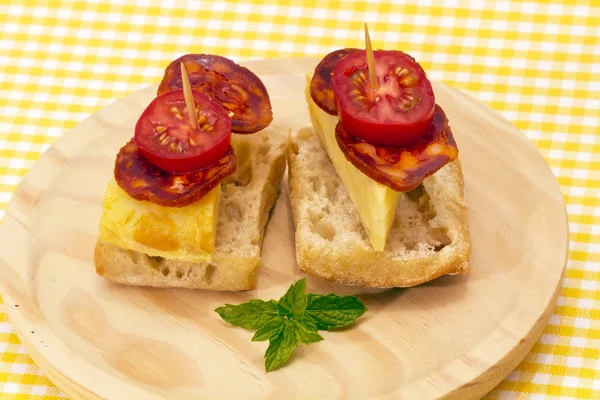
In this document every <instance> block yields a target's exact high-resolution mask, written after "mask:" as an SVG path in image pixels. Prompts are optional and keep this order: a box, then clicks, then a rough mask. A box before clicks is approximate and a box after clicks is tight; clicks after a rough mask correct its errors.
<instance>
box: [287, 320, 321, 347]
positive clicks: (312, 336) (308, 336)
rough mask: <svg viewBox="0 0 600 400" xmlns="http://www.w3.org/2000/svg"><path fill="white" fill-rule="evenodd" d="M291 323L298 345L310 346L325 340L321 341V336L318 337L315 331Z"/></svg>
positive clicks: (299, 324)
mask: <svg viewBox="0 0 600 400" xmlns="http://www.w3.org/2000/svg"><path fill="white" fill-rule="evenodd" d="M293 323H294V325H295V328H296V337H297V338H298V340H299V341H300V343H304V344H311V343H317V342H320V341H321V340H325V339H323V336H321V335H319V333H318V332H317V330H316V329H310V328H308V327H307V326H305V325H304V324H303V323H300V322H298V321H293Z"/></svg>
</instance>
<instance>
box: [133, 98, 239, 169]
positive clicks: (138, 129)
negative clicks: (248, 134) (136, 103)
mask: <svg viewBox="0 0 600 400" xmlns="http://www.w3.org/2000/svg"><path fill="white" fill-rule="evenodd" d="M192 93H193V95H194V103H195V105H196V117H197V118H198V127H199V128H198V129H194V128H193V127H192V125H191V123H190V120H189V117H188V113H187V109H186V106H185V98H184V96H183V90H173V91H170V92H167V93H165V94H162V95H160V96H158V97H156V98H155V99H154V100H152V102H151V103H150V105H148V107H147V108H146V110H144V112H143V113H142V116H141V117H140V119H139V120H138V122H137V124H136V125H135V134H134V140H135V143H136V144H137V146H138V147H139V151H140V153H141V154H142V155H143V156H144V157H146V158H147V159H148V161H150V162H151V163H152V164H154V165H156V166H157V167H159V168H161V169H163V170H165V171H168V172H173V173H182V172H191V171H195V170H198V169H200V168H204V167H207V166H209V165H211V164H214V163H215V162H217V161H218V160H219V158H220V157H221V156H222V155H223V154H225V153H226V152H227V150H228V149H229V145H230V143H231V118H229V116H228V115H227V111H225V109H224V108H223V107H221V106H220V105H219V104H217V103H216V102H214V101H212V100H211V98H210V97H208V96H207V95H206V94H203V93H200V92H198V91H196V90H194V91H192Z"/></svg>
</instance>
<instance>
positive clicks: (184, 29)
mask: <svg viewBox="0 0 600 400" xmlns="http://www.w3.org/2000/svg"><path fill="white" fill-rule="evenodd" d="M9 3H10V0H9ZM175 3H177V4H175ZM571 3H577V5H573V4H571ZM365 21H366V22H368V23H369V28H370V31H371V37H372V39H373V43H374V47H377V48H387V49H403V50H406V51H408V52H409V53H411V54H412V55H413V56H415V57H416V58H417V60H419V61H420V62H421V64H422V65H423V67H424V68H425V69H426V70H427V72H428V74H429V76H430V77H432V78H435V79H439V80H442V81H444V82H446V83H448V84H450V85H451V86H454V87H456V88H459V89H462V90H465V91H467V92H469V93H471V94H472V95H473V96H475V97H477V98H478V99H480V100H482V101H483V102H484V103H486V104H488V105H489V106H490V107H492V108H493V109H495V110H497V111H499V112H500V113H502V114H503V115H504V116H505V117H506V118H507V119H509V120H510V121H512V122H513V123H514V124H515V125H516V126H517V127H518V128H519V129H521V131H523V132H524V133H525V134H526V135H527V137H528V138H529V139H530V140H531V141H532V142H533V143H534V144H535V145H536V146H537V147H538V149H539V150H540V152H541V153H542V154H543V155H544V157H545V158H546V160H547V162H548V163H549V165H550V167H551V168H552V170H553V172H554V174H555V175H556V176H557V178H558V182H559V183H560V186H561V188H562V191H563V194H564V198H565V200H566V202H567V204H568V206H567V207H568V212H569V222H570V231H571V234H570V240H571V243H570V245H571V251H570V254H569V264H568V270H567V273H566V279H565V281H564V285H563V288H562V291H561V293H560V297H559V299H558V305H557V306H556V308H555V309H554V313H553V314H552V317H551V318H550V323H549V325H548V327H547V328H546V329H545V331H544V333H543V335H542V337H541V338H540V340H539V342H538V343H537V344H536V345H535V346H534V348H533V350H532V352H531V353H530V354H529V355H528V356H527V358H526V359H525V361H523V362H522V363H521V365H519V367H518V368H517V369H516V370H515V371H514V372H513V373H511V374H510V375H509V376H508V378H507V379H506V380H505V381H504V382H503V383H502V384H501V385H500V386H499V387H497V388H496V389H495V390H494V391H493V392H492V393H490V394H489V395H488V396H487V398H489V399H513V398H524V397H527V398H532V399H533V398H536V399H542V398H543V399H547V398H561V399H593V398H595V399H600V361H599V360H600V207H599V206H600V133H599V128H598V125H599V119H600V39H599V37H600V29H599V26H600V2H599V1H597V0H590V1H588V2H586V1H578V2H574V1H573V2H568V1H566V0H563V1H543V2H542V1H540V2H535V1H529V2H520V1H475V0H473V1H459V0H446V1H437V0H435V1H434V0H408V1H387V2H384V1H376V0H369V1H348V0H346V1H341V2H340V1H329V0H319V1H314V0H308V1H301V0H290V1H288V2H284V1H276V0H265V1H259V0H241V1H233V0H231V1H194V2H190V3H187V4H185V3H183V2H174V1H170V0H165V1H163V3H162V4H161V3H158V2H154V3H153V4H152V5H148V4H142V3H141V2H140V3H138V4H134V3H132V2H128V1H124V0H121V1H114V2H112V3H109V2H106V1H98V0H96V1H76V2H68V3H67V2H59V1H37V2H33V1H29V2H27V1H26V2H22V3H21V4H17V2H14V4H7V2H6V1H3V2H2V4H1V5H0V26H1V27H2V28H1V29H2V33H1V36H0V219H1V217H2V215H3V213H4V211H3V210H5V209H6V206H7V204H8V201H9V200H10V197H11V193H12V192H13V191H14V190H15V188H16V186H17V185H18V184H19V181H20V180H21V178H22V177H23V175H24V174H25V173H26V172H27V170H28V169H29V168H30V167H31V166H32V164H33V163H34V162H35V160H36V159H37V158H38V157H39V156H40V154H41V153H42V152H43V151H44V150H46V149H47V148H48V147H49V146H50V145H51V144H52V143H53V142H54V141H55V140H56V138H58V137H59V136H61V135H62V134H63V133H64V132H66V131H68V130H69V129H70V128H72V127H73V126H74V125H75V124H77V123H78V122H79V121H81V120H82V119H84V118H85V117H86V116H88V115H89V114H91V113H93V112H95V111H97V110H98V109H100V108H101V107H103V106H105V105H107V104H108V103H110V102H112V101H113V100H116V99H118V98H120V97H123V96H124V95H126V94H128V93H131V92H133V91H136V90H138V89H140V88H142V87H144V86H146V85H149V84H151V83H155V82H157V81H159V80H160V79H161V77H162V73H163V71H164V68H165V66H166V65H167V64H168V63H169V62H170V61H171V60H173V59H175V58H176V57H178V56H180V55H182V54H184V53H189V52H208V53H216V54H221V55H224V56H228V57H230V58H232V59H234V60H236V61H239V60H243V59H249V58H266V57H301V56H307V55H312V56H317V55H324V54H326V53H327V52H329V51H330V50H333V49H336V48H340V47H345V46H348V47H361V46H363V44H364V43H363V33H362V29H363V22H365ZM0 392H1V393H2V396H0V397H1V398H2V399H24V398H59V397H62V396H61V394H60V392H59V391H58V390H57V389H56V388H54V387H53V386H52V384H51V383H50V381H49V380H48V379H47V378H46V377H44V375H43V373H41V372H40V371H39V369H38V368H37V367H36V366H35V365H34V364H33V363H32V361H31V359H30V358H29V357H28V356H27V354H26V351H25V350H24V349H23V347H22V346H21V345H20V344H19V340H18V338H17V337H16V335H15V334H14V332H13V329H12V326H11V324H10V321H8V319H7V317H6V316H5V315H0Z"/></svg>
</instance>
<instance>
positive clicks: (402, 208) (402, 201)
mask: <svg viewBox="0 0 600 400" xmlns="http://www.w3.org/2000/svg"><path fill="white" fill-rule="evenodd" d="M366 36H367V51H365V50H359V49H350V48H346V49H341V50H337V51H334V52H332V53H330V54H328V55H327V56H326V57H325V58H324V59H323V60H322V61H321V62H320V63H319V64H318V65H317V66H316V68H315V71H314V73H313V74H312V76H310V75H308V76H307V86H306V100H307V102H308V109H309V112H310V116H311V120H312V125H313V128H314V131H313V129H310V128H305V129H303V130H301V131H299V132H298V133H297V134H295V135H294V137H293V138H292V141H291V142H290V146H289V150H288V160H289V182H290V194H291V204H292V211H293V216H294V223H295V227H296V256H297V261H298V264H299V267H300V269H301V270H303V271H304V272H306V273H308V274H311V275H315V276H318V277H320V278H324V279H327V280H331V281H336V282H340V283H345V284H352V285H360V286H367V287H382V288H385V287H406V286H413V285H417V284H420V283H423V282H426V281H428V280H431V279H433V278H436V277H439V276H441V275H444V274H453V273H464V272H466V271H467V268H468V260H469V254H470V248H471V245H470V234H469V222H468V213H467V208H466V205H465V202H464V196H463V175H462V170H461V166H460V163H459V160H458V159H457V157H458V147H457V144H456V142H455V140H454V137H453V135H452V131H451V129H450V126H449V122H448V119H447V117H446V114H445V113H444V111H443V110H442V108H441V107H440V106H439V105H438V104H436V102H435V96H434V93H433V88H432V85H431V82H430V81H429V80H428V79H427V76H426V74H425V71H424V70H423V69H422V68H421V66H420V65H419V64H418V63H417V62H416V61H415V60H414V59H413V58H412V57H411V56H409V55H408V54H405V53H403V52H401V51H383V50H379V51H375V52H373V51H372V50H371V49H370V41H369V40H368V33H367V32H366ZM315 132H316V134H315Z"/></svg>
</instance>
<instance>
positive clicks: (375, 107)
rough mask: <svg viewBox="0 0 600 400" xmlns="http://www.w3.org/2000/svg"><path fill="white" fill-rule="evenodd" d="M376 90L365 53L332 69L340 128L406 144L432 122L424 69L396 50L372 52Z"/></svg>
mask: <svg viewBox="0 0 600 400" xmlns="http://www.w3.org/2000/svg"><path fill="white" fill-rule="evenodd" d="M374 58H375V70H376V74H377V81H378V86H379V87H378V89H377V90H373V89H372V88H371V83H370V80H369V72H368V67H367V59H366V53H365V52H364V51H359V52H355V53H351V54H349V55H347V56H345V57H344V58H342V59H341V60H340V62H339V63H338V64H337V65H336V67H335V69H334V72H333V88H334V92H335V95H336V101H337V109H338V115H339V118H340V122H341V123H342V126H343V127H344V129H345V130H346V131H347V132H348V133H350V134H351V135H353V136H356V137H358V138H359V139H362V140H364V141H366V142H369V143H375V144H384V145H391V146H409V145H411V144H413V143H415V142H417V141H418V140H419V139H420V138H422V137H423V136H425V135H426V134H427V132H428V131H429V128H430V126H431V121H432V118H433V111H434V106H435V96H434V94H433V88H432V86H431V82H430V81H429V80H428V79H427V76H426V75H425V71H423V69H422V68H421V66H420V65H419V64H417V63H416V62H415V60H414V59H413V58H412V57H411V56H409V55H408V54H406V53H403V52H400V51H384V50H378V51H375V52H374Z"/></svg>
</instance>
